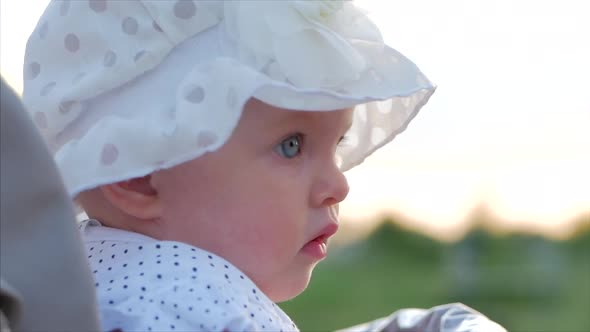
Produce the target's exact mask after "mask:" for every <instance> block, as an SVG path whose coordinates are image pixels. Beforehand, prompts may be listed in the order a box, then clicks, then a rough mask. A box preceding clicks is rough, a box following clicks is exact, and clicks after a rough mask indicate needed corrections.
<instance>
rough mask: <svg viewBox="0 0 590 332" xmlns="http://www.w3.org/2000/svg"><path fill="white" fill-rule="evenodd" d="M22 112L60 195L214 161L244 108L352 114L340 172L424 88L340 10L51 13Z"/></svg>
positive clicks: (357, 18) (231, 4) (67, 8)
mask: <svg viewBox="0 0 590 332" xmlns="http://www.w3.org/2000/svg"><path fill="white" fill-rule="evenodd" d="M24 78H25V80H24V93H23V100H24V102H25V104H26V106H27V108H28V110H29V112H31V115H32V117H33V119H34V121H35V123H36V125H37V126H38V127H39V129H40V130H41V132H42V134H43V135H44V137H45V139H46V140H47V142H48V145H49V147H50V148H51V150H52V151H53V153H54V156H55V159H56V162H57V164H58V166H59V168H60V170H61V172H62V175H63V177H64V180H65V183H66V187H67V189H68V191H69V193H70V194H71V195H72V196H75V195H77V194H78V193H80V192H81V191H84V190H87V189H90V188H93V187H96V186H99V185H102V184H107V183H113V182H117V181H122V180H126V179H131V178H135V177H140V176H144V175H146V174H149V173H151V172H154V171H156V170H158V169H162V168H168V167H172V166H174V165H178V164H180V163H183V162H186V161H188V160H191V159H194V158H197V157H199V156H201V155H202V154H203V153H205V152H208V151H214V150H217V149H218V148H219V147H221V146H222V145H223V144H224V143H225V142H226V141H227V140H228V138H229V137H230V135H231V133H232V131H233V129H234V128H235V126H236V125H237V123H238V121H239V119H240V116H241V114H242V109H243V106H244V104H245V103H246V102H247V101H248V100H249V99H250V98H257V99H259V100H261V101H263V102H265V103H268V104H271V105H273V106H276V107H280V108H285V109H291V110H303V111H306V110H309V111H331V110H337V109H342V108H348V107H354V108H355V110H354V118H353V126H352V128H351V130H350V131H349V133H348V134H347V137H348V142H347V144H345V145H344V146H343V147H341V148H339V150H338V157H339V159H340V160H341V167H342V169H343V170H348V169H350V168H352V167H354V166H356V165H358V164H359V163H361V162H362V161H363V160H364V159H365V158H366V157H367V156H368V155H370V154H371V153H373V152H374V151H375V150H376V149H378V148H380V147H381V146H383V145H384V144H386V143H388V142H389V141H391V140H392V139H393V138H394V137H395V136H396V135H397V134H398V133H400V132H401V131H403V130H404V129H405V127H406V126H407V124H408V122H409V121H410V120H411V119H412V118H413V117H414V116H415V115H416V113H417V112H418V111H419V110H420V108H421V107H422V106H423V105H424V104H425V103H426V102H427V101H428V99H429V97H430V96H431V94H432V93H433V92H434V90H435V87H434V86H433V84H432V83H431V82H430V81H429V80H428V79H427V78H426V77H425V76H424V75H423V74H422V73H421V72H420V70H419V69H418V68H417V67H416V65H414V63H412V62H411V61H410V60H408V59H407V58H406V57H404V56H403V55H402V54H400V53H399V52H397V51H396V50H394V49H393V48H391V47H389V46H387V45H385V44H384V42H383V39H382V37H381V34H380V32H379V30H378V29H377V27H376V26H375V25H374V24H373V23H372V22H371V21H370V20H369V18H368V17H367V15H366V14H365V13H364V12H363V11H361V10H360V9H358V8H357V7H356V6H355V5H354V4H353V3H352V2H348V1H344V2H342V1H190V0H180V1H147V0H144V1H124V0H117V1H114V0H113V1H108V0H84V1H82V0H78V1H68V0H63V1H52V2H51V3H50V4H49V6H48V7H47V9H46V10H45V12H44V14H43V15H42V17H41V18H40V20H39V23H38V25H37V27H36V29H35V30H34V32H33V34H32V35H31V37H30V38H29V41H28V44H27V49H26V55H25V67H24Z"/></svg>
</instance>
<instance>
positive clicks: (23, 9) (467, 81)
mask: <svg viewBox="0 0 590 332" xmlns="http://www.w3.org/2000/svg"><path fill="white" fill-rule="evenodd" d="M80 1H81V0H80ZM163 1H166V0H163ZM47 3H48V0H28V1H21V0H1V1H0V72H1V74H2V76H3V77H4V78H5V79H6V80H7V81H8V83H9V84H10V85H12V86H13V87H14V88H15V90H17V91H18V92H20V91H22V59H23V56H24V49H25V45H26V39H27V38H28V36H29V35H30V33H31V32H32V31H33V29H34V28H35V24H36V21H37V19H38V18H39V16H40V15H41V13H42V12H43V10H44V8H45V6H46V5H47ZM356 3H357V4H358V5H359V6H361V7H363V8H366V9H367V12H368V14H369V15H370V16H371V17H372V18H373V19H374V20H375V21H376V23H377V24H378V25H379V26H380V27H381V30H382V33H383V36H384V39H385V40H386V41H387V42H388V44H390V45H392V46H393V47H395V48H396V49H397V50H399V51H401V52H402V53H404V54H405V55H406V56H408V57H409V58H410V59H412V60H413V61H414V62H415V63H416V64H417V65H418V66H419V67H420V68H421V69H422V71H423V72H424V73H425V74H426V75H427V76H428V77H429V78H430V79H431V80H432V81H433V82H434V83H435V84H437V85H438V90H437V92H436V93H435V94H434V96H433V97H432V99H431V101H430V102H429V104H428V105H426V106H425V107H424V108H423V110H422V111H421V113H420V114H419V115H418V116H417V117H416V118H415V120H414V121H413V123H411V124H410V126H409V127H408V129H407V130H406V131H405V132H404V133H403V134H401V135H400V136H399V137H397V138H396V139H395V140H394V141H393V143H392V144H389V145H388V146H386V147H385V148H383V149H381V150H379V151H378V152H377V153H375V154H374V155H373V156H371V157H369V158H368V159H367V161H366V162H365V163H363V164H362V165H361V166H359V167H357V168H355V169H353V170H351V171H349V172H348V173H347V176H348V179H349V183H350V186H351V192H350V195H349V197H348V198H347V200H346V201H345V203H344V204H342V206H341V218H342V227H341V229H340V232H339V234H338V235H337V236H336V238H335V239H334V241H333V242H332V243H331V248H330V254H329V257H328V258H327V259H326V260H325V262H323V263H322V264H320V265H319V267H318V268H317V269H316V271H315V272H314V278H313V279H312V282H311V284H310V287H309V288H308V290H307V291H306V292H305V293H303V295H301V296H299V297H297V298H296V299H294V300H292V301H289V302H286V303H283V304H282V305H281V306H282V307H283V308H284V309H285V310H286V311H287V312H288V313H289V314H290V315H292V317H293V318H294V320H295V321H296V322H297V323H298V325H299V326H300V328H301V329H302V330H308V331H316V330H331V329H336V328H342V327H346V326H350V325H354V324H357V323H360V322H363V321H367V320H371V319H374V318H378V317H380V316H384V315H388V314H389V313H391V312H393V311H395V310H397V309H400V308H406V307H423V308H424V307H432V306H435V305H438V304H442V303H447V302H455V301H458V302H463V303H466V304H467V305H470V306H472V307H474V308H476V309H478V310H480V311H482V312H484V313H485V314H487V315H488V316H490V317H491V318H492V319H494V320H496V321H498V322H500V323H502V324H503V325H504V326H506V327H507V328H508V329H509V330H511V331H580V332H582V331H584V332H587V331H590V315H589V314H588V313H590V93H589V92H588V91H589V90H590V81H589V77H590V60H589V59H590V42H589V40H590V36H589V34H590V20H589V19H588V14H590V12H589V10H588V9H587V3H586V1H584V0H560V1H557V0H551V1H550V0H537V1H533V0H518V1H514V0H512V1H510V0H496V1H485V0H448V1H436V0H412V1H409V0H406V1H397V0H395V1H378V0H357V1H356Z"/></svg>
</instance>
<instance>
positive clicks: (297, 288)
mask: <svg viewBox="0 0 590 332" xmlns="http://www.w3.org/2000/svg"><path fill="white" fill-rule="evenodd" d="M351 119H352V110H350V109H348V110H339V111H330V112H300V111H297V112H295V111H287V110H282V109H278V108H275V107H272V106H269V105H266V104H264V103H262V102H260V101H256V100H251V101H249V102H248V104H247V105H246V107H245V109H244V113H243V115H242V118H241V120H240V123H239V124H238V126H237V128H236V130H235V131H234V133H233V135H232V137H231V138H230V139H229V140H228V142H227V143H226V144H225V145H224V146H223V147H222V148H220V149H219V150H217V151H215V152H212V153H208V154H206V155H204V156H202V157H200V158H197V159H195V160H193V161H190V162H187V163H184V164H181V165H179V166H176V167H173V168H171V169H169V170H164V171H160V172H157V173H155V174H154V175H153V178H152V183H153V185H154V187H155V188H156V189H157V190H158V194H159V196H160V197H161V200H162V206H163V210H162V211H163V212H162V218H161V221H160V222H159V227H160V229H159V230H158V231H159V233H160V234H161V237H160V238H161V239H163V240H175V241H182V242H186V243H189V244H192V245H195V246H197V247H200V248H203V249H205V250H209V251H211V252H213V253H216V254H218V255H220V256H222V257H224V258H225V259H227V260H229V261H230V262H232V263H233V264H235V265H236V266H237V267H238V268H240V269H241V270H242V271H244V272H245V273H246V274H247V275H248V276H249V277H250V278H252V279H253V280H254V282H255V283H256V284H257V285H258V286H259V287H260V288H261V289H262V290H263V291H264V292H265V293H266V294H267V295H268V296H269V297H270V298H271V299H272V300H274V301H284V300H287V299H290V298H292V297H294V296H296V295H298V294H299V293H300V292H302V291H303V290H304V289H305V287H306V286H307V284H308V282H309V278H310V276H311V272H312V270H313V268H314V266H315V265H316V264H317V263H318V262H319V261H320V260H321V259H322V258H324V257H325V254H326V252H325V243H324V242H325V239H326V237H328V236H330V235H332V234H333V233H334V232H335V231H336V229H337V210H336V205H337V204H338V203H339V202H340V201H342V200H343V199H344V198H345V197H346V195H347V194H348V184H347V182H346V178H345V177H344V175H343V174H342V172H341V171H340V169H339V168H338V166H337V164H336V162H335V152H336V147H337V145H338V143H339V140H340V139H341V138H342V136H343V135H344V134H345V133H346V131H347V130H348V128H349V127H350V124H351Z"/></svg>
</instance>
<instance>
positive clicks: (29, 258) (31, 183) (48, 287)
mask: <svg viewBox="0 0 590 332" xmlns="http://www.w3.org/2000/svg"><path fill="white" fill-rule="evenodd" d="M0 124H1V127H0V133H1V138H0V151H1V159H0V178H1V181H0V203H1V204H0V211H1V214H0V230H1V231H0V274H1V278H2V279H3V280H4V282H3V284H2V287H4V285H10V287H12V288H13V290H12V291H4V293H5V294H14V293H15V291H16V292H17V293H18V294H20V296H21V300H20V302H19V300H18V299H16V300H15V301H16V302H15V303H20V315H18V314H15V312H18V310H17V311H15V312H4V315H5V316H6V318H7V319H8V322H9V324H10V327H11V328H12V330H13V331H44V332H45V331H95V330H98V329H99V325H98V314H97V310H96V304H95V303H96V295H95V294H94V287H93V284H92V274H91V273H90V270H89V267H88V263H87V261H86V257H85V256H84V252H83V249H82V243H81V240H80V237H79V234H78V232H77V229H76V227H75V218H74V214H73V205H72V202H71V200H70V199H69V198H68V197H67V195H66V193H65V189H64V187H63V184H62V182H61V178H60V176H59V173H58V171H57V169H56V167H55V164H54V163H53V160H52V158H51V156H50V155H49V152H48V150H47V148H46V146H45V144H44V143H43V141H42V139H41V136H40V135H39V134H38V133H37V132H36V130H35V129H34V126H33V124H32V122H31V120H30V118H29V117H28V115H27V113H25V112H24V111H23V107H22V105H21V103H20V100H19V99H18V97H17V96H16V94H15V93H14V92H13V91H12V90H11V89H10V88H9V87H8V86H7V85H6V84H5V83H4V81H2V86H1V118H0ZM9 296H10V295H9ZM12 297H13V298H15V296H14V295H12ZM8 298H9V297H7V299H8ZM17 306H18V305H17Z"/></svg>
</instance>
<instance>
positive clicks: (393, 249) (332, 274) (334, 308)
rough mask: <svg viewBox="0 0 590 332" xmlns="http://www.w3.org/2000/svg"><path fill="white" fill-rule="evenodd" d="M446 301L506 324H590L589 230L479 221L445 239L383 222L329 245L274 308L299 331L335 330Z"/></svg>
mask: <svg viewBox="0 0 590 332" xmlns="http://www.w3.org/2000/svg"><path fill="white" fill-rule="evenodd" d="M583 224H585V225H588V224H590V220H589V222H588V223H587V224H586V223H583ZM450 302H462V303H465V304H467V305H469V306H471V307H473V308H475V309H477V310H479V311H481V312H482V313H484V314H486V315H487V316H488V317H490V318H491V319H493V320H495V321H497V322H499V323H500V324H502V325H503V326H505V327H506V328H507V329H508V330H509V331H515V332H519V331H523V332H529V331H530V332H549V331H551V332H553V331H560V332H566V331H571V332H574V331H575V332H590V229H588V228H586V229H583V230H581V231H580V232H578V234H577V235H576V236H575V237H574V238H572V239H570V240H568V241H551V240H548V239H545V238H542V237H538V236H532V235H505V236H497V235H492V234H490V233H488V232H486V231H484V230H482V229H476V230H474V231H472V232H470V233H469V234H468V235H467V236H465V237H464V238H463V239H462V240H461V241H459V242H457V243H452V244H445V243H440V242H437V241H435V240H432V239H431V238H428V237H425V236H422V235H419V234H417V233H413V232H409V231H406V230H404V229H402V228H400V227H399V226H396V223H395V222H392V221H391V220H386V221H384V222H383V223H382V224H381V226H380V227H379V228H377V229H376V231H375V232H374V233H373V234H372V235H371V236H370V237H369V238H368V239H367V240H365V241H363V242H359V243H355V244H353V245H350V246H347V247H341V248H331V252H330V255H329V257H328V258H327V259H326V260H325V261H324V262H322V263H321V264H320V265H319V266H318V267H317V268H316V270H315V271H314V275H313V277H312V281H311V283H310V285H309V287H308V289H307V290H306V291H305V292H304V293H303V294H302V295H300V296H298V297H297V298H295V299H294V300H291V301H288V302H285V303H281V307H282V308H283V309H284V310H285V311H286V312H287V313H288V314H289V315H290V316H291V317H292V318H293V319H294V321H295V322H296V323H297V324H298V326H299V328H300V329H301V330H302V331H332V330H335V329H339V328H344V327H348V326H352V325H356V324H359V323H362V322H365V321H369V320H372V319H376V318H379V317H382V316H386V315H389V314H390V313H392V312H393V311H395V310H398V309H401V308H408V307H418V308H429V307H433V306H435V305H439V304H443V303H450Z"/></svg>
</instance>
